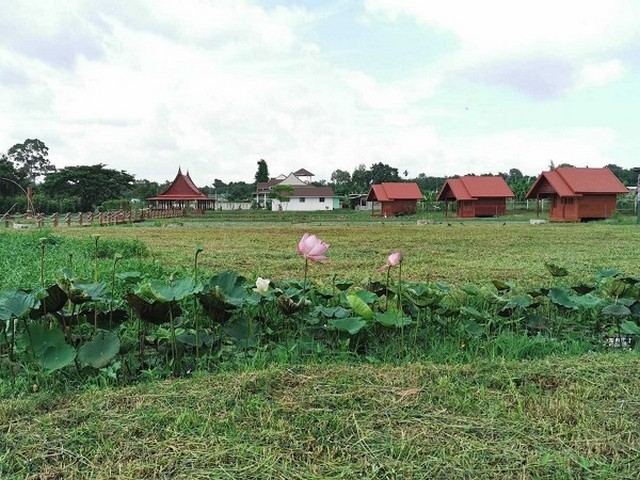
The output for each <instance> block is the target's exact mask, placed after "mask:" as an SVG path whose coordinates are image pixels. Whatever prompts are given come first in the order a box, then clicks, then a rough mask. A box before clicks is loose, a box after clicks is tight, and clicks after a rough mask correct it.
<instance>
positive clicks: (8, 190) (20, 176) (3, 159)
mask: <svg viewBox="0 0 640 480" xmlns="http://www.w3.org/2000/svg"><path fill="white" fill-rule="evenodd" d="M16 184H17V185H16ZM20 187H22V188H20ZM26 187H27V179H26V177H25V176H24V173H23V172H19V171H18V170H16V168H15V166H14V165H13V163H12V162H10V161H9V158H8V157H7V156H6V155H2V156H0V195H1V196H13V195H23V189H26Z"/></svg>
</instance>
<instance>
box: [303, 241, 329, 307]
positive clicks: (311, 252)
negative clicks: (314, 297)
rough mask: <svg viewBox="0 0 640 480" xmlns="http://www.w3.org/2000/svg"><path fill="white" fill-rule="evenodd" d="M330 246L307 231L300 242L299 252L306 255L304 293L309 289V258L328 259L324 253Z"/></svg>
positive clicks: (321, 260)
mask: <svg viewBox="0 0 640 480" xmlns="http://www.w3.org/2000/svg"><path fill="white" fill-rule="evenodd" d="M328 248H329V244H328V243H326V242H323V241H322V240H320V239H319V238H318V237H316V236H315V235H311V234H309V233H305V234H304V235H303V236H302V239H301V240H300V242H298V253H299V254H300V255H302V256H303V257H304V286H303V288H302V294H303V295H304V294H305V292H306V291H307V270H308V269H309V260H311V261H312V262H323V261H325V260H327V257H325V256H324V253H325V252H326V251H327V249H328Z"/></svg>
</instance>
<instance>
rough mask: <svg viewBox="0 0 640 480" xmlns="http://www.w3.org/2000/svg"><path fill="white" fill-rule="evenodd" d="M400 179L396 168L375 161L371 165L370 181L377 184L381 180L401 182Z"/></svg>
mask: <svg viewBox="0 0 640 480" xmlns="http://www.w3.org/2000/svg"><path fill="white" fill-rule="evenodd" d="M401 181H402V179H401V178H400V175H398V169H397V168H393V167H391V166H389V165H387V164H386V163H382V162H379V163H375V164H373V165H371V183H372V184H379V183H382V182H401Z"/></svg>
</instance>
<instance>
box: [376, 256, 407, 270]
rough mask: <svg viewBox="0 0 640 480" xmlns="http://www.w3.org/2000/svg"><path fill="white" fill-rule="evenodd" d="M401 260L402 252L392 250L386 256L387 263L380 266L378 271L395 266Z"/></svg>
mask: <svg viewBox="0 0 640 480" xmlns="http://www.w3.org/2000/svg"><path fill="white" fill-rule="evenodd" d="M401 262H402V252H400V251H397V252H393V253H392V254H391V255H389V256H388V257H387V263H385V264H384V265H383V266H381V267H380V271H381V272H383V271H384V270H386V269H387V268H391V267H397V266H398V265H400V263H401Z"/></svg>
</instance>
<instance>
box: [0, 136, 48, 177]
mask: <svg viewBox="0 0 640 480" xmlns="http://www.w3.org/2000/svg"><path fill="white" fill-rule="evenodd" d="M7 158H8V159H9V161H10V162H12V163H13V164H14V166H15V167H16V169H17V170H18V171H19V172H21V173H22V174H23V175H24V176H25V177H26V178H27V179H28V181H29V183H30V184H35V182H36V179H37V178H38V177H41V176H44V175H47V174H49V173H51V172H55V171H56V167H55V166H54V165H52V164H51V162H50V161H49V147H47V146H46V145H45V144H44V142H42V141H40V140H38V139H37V138H33V139H31V138H28V139H27V140H25V141H24V143H16V144H15V145H14V146H13V147H11V148H10V149H9V151H8V152H7Z"/></svg>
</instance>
